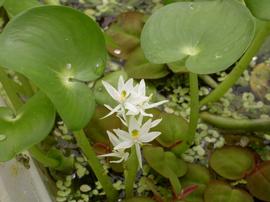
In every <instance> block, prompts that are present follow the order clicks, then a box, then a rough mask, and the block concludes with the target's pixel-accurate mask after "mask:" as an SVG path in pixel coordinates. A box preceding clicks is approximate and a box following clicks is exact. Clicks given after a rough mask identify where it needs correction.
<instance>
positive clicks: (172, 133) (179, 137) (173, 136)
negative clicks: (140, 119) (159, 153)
mask: <svg viewBox="0 0 270 202" xmlns="http://www.w3.org/2000/svg"><path fill="white" fill-rule="evenodd" d="M151 112H152V113H153V114H154V117H155V119H160V118H161V119H162V121H161V123H160V124H159V125H158V126H156V127H155V129H156V130H158V131H160V132H161V135H160V136H159V137H158V138H157V141H158V142H159V143H160V144H161V145H162V146H163V147H167V148H170V149H171V150H172V152H174V153H175V154H176V155H178V156H180V155H181V154H182V153H183V152H184V151H185V150H186V149H187V147H188V146H187V140H188V134H187V129H188V123H187V121H186V120H185V119H184V118H182V117H181V116H176V115H174V114H168V113H165V112H161V111H159V110H152V111H151Z"/></svg>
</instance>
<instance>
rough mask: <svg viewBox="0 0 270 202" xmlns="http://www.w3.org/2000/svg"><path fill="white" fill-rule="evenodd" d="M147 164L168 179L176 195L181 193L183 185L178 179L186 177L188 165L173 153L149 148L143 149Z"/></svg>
mask: <svg viewBox="0 0 270 202" xmlns="http://www.w3.org/2000/svg"><path fill="white" fill-rule="evenodd" d="M143 154H144V157H145V159H146V161H147V163H148V164H149V165H150V166H151V167H152V168H153V169H154V170H155V171H156V172H158V173H159V174H160V175H162V176H163V177H165V178H168V179H169V180H170V182H171V184H172V186H173V188H174V191H175V192H176V193H180V191H181V185H180V183H179V181H178V177H181V176H183V175H185V173H186V172H187V165H186V163H185V162H184V161H183V160H182V159H179V158H177V157H176V156H175V155H174V154H173V153H172V152H165V151H164V150H163V148H161V147H151V146H147V147H144V148H143Z"/></svg>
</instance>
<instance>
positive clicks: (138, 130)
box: [114, 116, 161, 168]
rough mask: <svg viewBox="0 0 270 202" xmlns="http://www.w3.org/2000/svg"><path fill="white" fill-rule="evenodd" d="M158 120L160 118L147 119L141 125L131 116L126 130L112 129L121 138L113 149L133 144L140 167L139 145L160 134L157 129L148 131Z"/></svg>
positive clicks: (128, 146)
mask: <svg viewBox="0 0 270 202" xmlns="http://www.w3.org/2000/svg"><path fill="white" fill-rule="evenodd" d="M160 121H161V119H158V120H155V121H153V122H152V120H151V119H149V120H148V121H146V122H145V123H144V124H143V125H142V126H141V125H140V123H139V122H138V121H137V120H136V119H135V117H133V116H132V117H131V118H130V122H129V128H128V132H126V131H124V130H121V129H114V132H115V134H116V135H117V136H118V137H119V139H120V138H121V139H122V140H123V141H122V142H120V143H119V144H117V145H116V146H115V147H114V149H115V150H119V149H127V148H131V147H132V146H133V145H135V148H136V154H137V158H138V161H139V165H140V167H141V168H142V155H141V148H140V146H141V145H142V144H145V143H148V142H151V141H153V140H154V139H155V138H156V137H158V136H159V135H160V134H161V133H160V132H157V131H155V132H149V131H150V129H151V128H153V127H155V126H157V125H158V124H159V123H160Z"/></svg>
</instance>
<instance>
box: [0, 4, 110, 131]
mask: <svg viewBox="0 0 270 202" xmlns="http://www.w3.org/2000/svg"><path fill="white" fill-rule="evenodd" d="M18 30H20V31H18ZM0 46H1V52H0V65H1V66H3V67H6V68H10V69H12V70H15V71H18V72H20V73H22V74H24V75H25V76H26V77H28V78H29V79H30V80H32V81H33V82H34V83H35V84H36V85H37V86H38V87H39V88H40V89H41V90H42V91H44V92H45V94H46V95H47V96H48V97H49V98H50V99H51V101H52V102H53V104H54V105H55V107H56V109H57V111H58V113H59V114H60V116H61V118H62V119H63V120H64V122H65V123H66V125H67V126H68V127H69V128H70V129H71V130H79V129H81V128H83V127H84V126H85V125H86V124H87V122H88V121H89V119H90V118H91V116H92V114H93V112H94V108H95V102H94V96H93V95H92V93H91V91H90V90H89V88H88V87H87V85H85V84H84V83H83V81H92V80H95V79H97V78H98V77H99V76H101V74H102V73H103V71H104V66H105V60H106V49H105V42H104V38H103V34H102V32H101V30H100V29H99V27H98V25H97V24H96V23H95V22H94V21H93V20H92V19H90V18H89V17H88V16H86V15H84V14H82V13H81V12H79V11H76V10H73V9H71V8H67V7H61V6H42V7H36V8H33V9H31V10H27V11H26V12H24V13H22V14H21V15H18V16H17V17H16V18H14V19H13V20H11V22H10V23H9V24H8V25H7V26H6V28H5V29H4V31H3V33H2V34H1V36H0Z"/></svg>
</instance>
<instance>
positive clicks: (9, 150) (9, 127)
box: [0, 92, 55, 162]
mask: <svg viewBox="0 0 270 202" xmlns="http://www.w3.org/2000/svg"><path fill="white" fill-rule="evenodd" d="M54 119H55V110H54V107H53V105H52V103H51V102H50V100H49V99H48V98H47V97H46V96H45V95H44V94H43V93H41V92H39V93H37V94H36V95H34V96H33V97H32V98H30V100H29V101H28V102H27V103H26V104H25V105H23V106H22V107H21V109H20V110H19V111H18V113H17V114H16V115H14V114H13V113H12V111H11V110H10V109H8V108H3V107H2V108H0V137H2V138H0V161H1V162H2V161H8V160H10V159H12V158H13V157H14V156H15V155H16V154H18V153H19V152H22V151H24V150H26V149H28V148H30V147H31V146H33V145H35V144H37V143H39V142H40V141H42V140H43V139H44V138H45V137H46V136H47V135H48V134H49V132H50V131H51V129H52V127H53V125H54Z"/></svg>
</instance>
